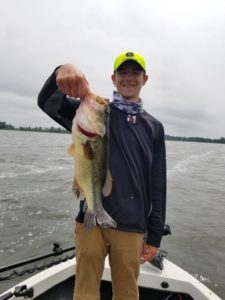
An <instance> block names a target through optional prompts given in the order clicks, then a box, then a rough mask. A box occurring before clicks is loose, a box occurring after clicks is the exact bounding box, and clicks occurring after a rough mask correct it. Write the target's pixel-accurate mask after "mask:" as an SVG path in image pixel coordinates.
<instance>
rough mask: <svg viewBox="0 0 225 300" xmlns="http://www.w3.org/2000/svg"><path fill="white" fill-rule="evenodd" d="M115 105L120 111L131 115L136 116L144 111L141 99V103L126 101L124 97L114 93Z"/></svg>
mask: <svg viewBox="0 0 225 300" xmlns="http://www.w3.org/2000/svg"><path fill="white" fill-rule="evenodd" d="M112 102H113V104H114V105H115V106H116V107H117V108H118V109H120V110H122V111H124V112H126V113H127V114H130V115H136V114H138V113H139V112H141V111H143V109H142V105H143V103H142V100H141V98H140V99H139V103H134V102H130V101H128V100H126V99H125V98H124V97H123V96H122V95H120V94H119V93H118V92H116V91H113V101H112Z"/></svg>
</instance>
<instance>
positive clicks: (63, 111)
mask: <svg viewBox="0 0 225 300" xmlns="http://www.w3.org/2000/svg"><path fill="white" fill-rule="evenodd" d="M87 91H89V87H88V82H87V80H86V78H85V76H84V75H82V73H81V72H80V71H79V70H78V69H77V68H76V67H74V66H73V65H63V66H61V67H58V68H57V69H56V70H55V71H54V72H53V74H52V75H51V76H50V77H49V78H48V80H47V81H46V83H45V84H44V86H43V88H42V89H41V91H40V93H39V95H38V106H39V107H40V108H41V109H42V110H43V111H44V112H45V113H46V114H48V115H49V116H50V117H51V118H52V119H53V120H55V121H56V122H57V123H59V124H60V125H61V126H63V127H64V128H66V129H67V130H69V131H71V127H72V120H73V118H74V115H75V112H76V109H77V108H78V106H79V101H78V100H75V99H73V98H70V97H68V96H67V95H69V96H71V97H74V98H77V97H79V98H80V97H83V95H85V93H87Z"/></svg>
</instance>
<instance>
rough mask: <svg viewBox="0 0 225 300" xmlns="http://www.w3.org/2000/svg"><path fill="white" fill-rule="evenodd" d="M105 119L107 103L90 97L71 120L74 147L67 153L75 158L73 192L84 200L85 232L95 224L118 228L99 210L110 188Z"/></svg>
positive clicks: (102, 210) (87, 96)
mask: <svg viewBox="0 0 225 300" xmlns="http://www.w3.org/2000/svg"><path fill="white" fill-rule="evenodd" d="M108 118H109V103H108V100H106V99H104V98H101V97H99V96H96V95H94V94H91V93H89V94H88V95H86V96H85V97H84V98H83V99H81V103H80V106H79V108H78V109H77V111H76V115H75V117H74V119H73V126H72V139H73V145H72V146H71V147H70V149H69V153H70V154H72V155H73V156H74V181H73V190H74V192H75V195H76V197H77V198H78V199H80V200H83V199H85V200H86V203H87V210H86V212H85V216H84V227H85V228H86V229H88V228H91V227H93V226H96V225H97V224H98V225H99V226H101V227H103V228H108V227H116V226H117V225H116V222H115V221H114V220H113V219H112V218H111V217H110V215H109V214H108V213H107V212H106V211H105V210H104V208H103V206H102V194H103V195H104V196H108V195H109V194H110V192H111V188H112V178H111V176H110V172H109V170H108V168H107V154H108Z"/></svg>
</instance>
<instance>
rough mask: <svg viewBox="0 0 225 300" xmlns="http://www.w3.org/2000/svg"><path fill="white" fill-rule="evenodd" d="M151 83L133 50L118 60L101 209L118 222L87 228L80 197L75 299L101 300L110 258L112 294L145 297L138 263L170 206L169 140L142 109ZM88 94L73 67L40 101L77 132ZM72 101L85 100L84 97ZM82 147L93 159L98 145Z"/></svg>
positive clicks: (62, 70) (155, 242) (148, 254)
mask: <svg viewBox="0 0 225 300" xmlns="http://www.w3.org/2000/svg"><path fill="white" fill-rule="evenodd" d="M147 80H148V76H147V75H146V65H145V60H144V58H143V57H142V56H141V55H139V54H138V53H136V52H132V51H129V52H125V53H122V54H120V55H119V56H118V57H117V58H116V60H115V62H114V68H113V75H112V81H113V84H114V86H115V87H116V91H114V93H113V99H112V102H111V103H110V113H109V116H110V117H109V142H108V144H109V148H108V159H107V164H108V169H109V171H110V174H111V178H112V188H111V190H110V193H106V194H107V195H105V196H104V195H102V206H103V207H104V210H105V211H106V212H107V214H108V215H109V216H110V218H111V219H112V223H111V225H112V226H110V225H109V228H107V227H108V225H104V224H103V226H101V225H102V223H101V222H100V223H99V222H96V223H97V226H92V227H91V226H87V227H91V228H90V229H88V230H84V224H83V222H84V220H85V212H86V209H88V208H87V207H86V205H85V203H84V201H81V205H80V211H79V213H78V216H77V218H76V221H77V222H76V229H75V243H76V257H77V269H76V285H75V293H74V299H75V300H99V299H100V295H99V287H100V280H101V276H102V272H103V268H104V260H105V257H106V256H107V255H109V262H110V266H111V274H112V287H113V299H114V300H137V299H139V294H138V286H137V278H138V274H139V267H140V263H144V262H146V261H149V260H151V259H152V258H153V257H154V256H155V255H156V253H157V251H158V248H159V246H160V242H161V238H162V235H163V229H164V224H165V207H166V157H165V139H164V129H163V126H162V124H161V123H160V122H159V121H158V120H156V119H155V118H154V117H152V116H151V115H150V114H148V113H147V112H146V111H145V110H144V109H143V108H142V100H141V99H140V91H141V89H142V87H143V86H144V85H145V84H146V82H147ZM66 95H67V96H66ZM88 95H92V93H91V91H90V88H89V85H88V82H87V79H86V77H85V75H84V74H83V73H82V72H81V71H79V70H78V69H77V68H76V67H75V66H73V65H69V64H67V65H62V66H61V67H59V68H57V69H56V70H55V72H54V73H53V74H52V75H51V76H50V78H49V79H48V81H47V82H46V83H45V85H44V87H43V88H42V90H41V92H40V94H39V98H38V104H39V106H40V107H41V108H42V109H43V110H44V111H45V112H46V113H47V114H48V115H49V116H50V117H52V118H53V119H54V120H55V121H57V122H58V123H59V124H61V125H62V126H64V127H65V128H66V129H68V130H69V131H71V128H72V120H73V119H74V115H75V118H76V111H77V113H78V107H80V103H85V100H84V99H85V98H86V97H87V96H88ZM72 97H73V98H72ZM92 97H93V98H92V101H96V97H95V96H92ZM74 98H80V99H81V102H79V100H75V99H74ZM89 120H90V118H89ZM74 122H75V121H74ZM90 123H91V122H90ZM78 125H79V126H80V125H81V123H79V124H78ZM82 126H83V125H82ZM82 126H81V127H82ZM82 130H83V129H81V131H82ZM86 131H87V130H86V129H85V130H84V131H83V135H84V136H87V132H86ZM88 134H90V132H89V133H88ZM85 141H87V139H86V140H85ZM88 143H89V142H88ZM83 145H84V147H83V148H84V150H83V153H86V154H85V155H86V158H87V157H88V155H87V153H89V154H90V153H92V152H91V149H92V146H91V144H88V146H87V144H86V142H85V143H83ZM86 148H87V149H86ZM85 151H86V152H85ZM75 152H76V148H75ZM81 152H82V151H81ZM75 155H76V154H75ZM93 157H94V156H93ZM75 181H76V180H75ZM102 185H103V184H102ZM77 186H78V187H79V182H78V185H77V182H75V189H76V188H77ZM103 194H104V193H103ZM88 205H89V204H88ZM95 220H96V219H95Z"/></svg>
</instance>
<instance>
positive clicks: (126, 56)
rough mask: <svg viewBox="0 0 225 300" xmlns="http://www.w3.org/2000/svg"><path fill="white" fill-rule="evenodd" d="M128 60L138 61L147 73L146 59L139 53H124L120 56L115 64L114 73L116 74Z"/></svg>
mask: <svg viewBox="0 0 225 300" xmlns="http://www.w3.org/2000/svg"><path fill="white" fill-rule="evenodd" d="M127 60H134V61H136V62H137V63H138V64H139V65H140V66H141V67H142V69H143V70H144V71H145V72H146V64H145V59H144V57H143V56H141V55H140V54H138V53H137V52H133V51H127V52H123V53H122V54H120V55H118V56H117V57H116V59H115V62H114V66H113V71H114V72H115V71H116V70H117V69H118V68H119V66H120V65H122V63H124V62H125V61H127Z"/></svg>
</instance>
